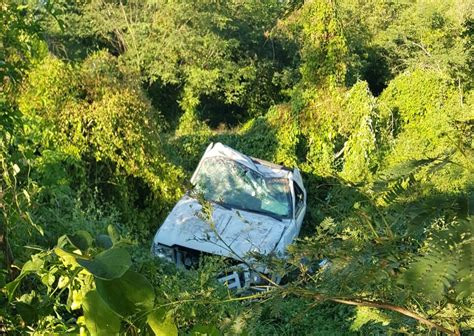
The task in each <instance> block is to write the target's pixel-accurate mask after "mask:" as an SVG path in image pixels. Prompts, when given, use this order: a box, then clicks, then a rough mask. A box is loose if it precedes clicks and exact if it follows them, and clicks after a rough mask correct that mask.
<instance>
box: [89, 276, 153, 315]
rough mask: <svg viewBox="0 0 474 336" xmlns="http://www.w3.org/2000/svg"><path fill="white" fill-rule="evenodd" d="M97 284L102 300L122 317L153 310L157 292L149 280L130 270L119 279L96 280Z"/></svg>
mask: <svg viewBox="0 0 474 336" xmlns="http://www.w3.org/2000/svg"><path fill="white" fill-rule="evenodd" d="M95 284H96V288H97V292H98V293H99V295H100V296H101V298H102V299H103V300H104V301H105V302H106V303H107V304H108V305H109V307H110V308H112V309H113V311H115V312H116V313H117V314H119V315H120V316H123V317H126V316H130V315H133V314H135V313H136V312H138V311H148V310H151V309H152V308H153V304H154V301H155V292H154V291H153V287H152V285H151V284H150V283H149V282H148V280H147V279H146V278H145V277H144V276H143V275H141V274H139V273H136V272H133V271H131V270H128V271H127V272H126V273H125V274H124V275H123V276H122V277H120V278H118V279H113V280H103V279H100V278H96V279H95Z"/></svg>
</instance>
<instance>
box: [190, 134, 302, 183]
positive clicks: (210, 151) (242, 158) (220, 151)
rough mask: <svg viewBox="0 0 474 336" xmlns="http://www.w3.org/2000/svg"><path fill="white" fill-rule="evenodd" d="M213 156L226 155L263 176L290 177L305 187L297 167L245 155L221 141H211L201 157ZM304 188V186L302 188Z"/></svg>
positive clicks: (193, 181)
mask: <svg viewBox="0 0 474 336" xmlns="http://www.w3.org/2000/svg"><path fill="white" fill-rule="evenodd" d="M211 157H224V158H228V159H230V160H233V161H236V162H238V163H240V164H242V165H244V166H246V167H248V168H249V169H252V170H254V171H256V172H258V173H260V174H261V175H262V176H264V177H267V178H288V179H290V180H293V181H295V182H296V183H297V184H298V185H299V186H300V187H301V188H302V187H303V180H302V178H301V175H300V173H299V171H298V170H297V169H295V170H292V169H290V168H287V167H285V166H282V165H278V164H275V163H271V162H268V161H265V160H261V159H256V158H253V157H250V156H247V155H244V154H242V153H240V152H238V151H236V150H235V149H232V148H230V147H229V146H226V145H223V144H222V143H220V142H217V143H211V144H210V145H209V146H208V147H207V149H206V152H205V154H204V156H203V157H202V159H201V162H200V165H201V163H202V162H203V161H204V160H205V159H207V158H211ZM198 171H199V167H198V169H196V171H195V172H194V174H193V176H192V178H191V183H193V184H194V183H195V180H196V174H197V172H198ZM302 189H303V188H302Z"/></svg>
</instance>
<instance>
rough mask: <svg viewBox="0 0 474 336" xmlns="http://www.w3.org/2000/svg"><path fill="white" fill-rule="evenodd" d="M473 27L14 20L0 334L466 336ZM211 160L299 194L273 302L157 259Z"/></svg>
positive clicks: (299, 20) (433, 13) (7, 23)
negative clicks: (293, 182) (162, 233)
mask: <svg viewBox="0 0 474 336" xmlns="http://www.w3.org/2000/svg"><path fill="white" fill-rule="evenodd" d="M473 7H474V4H473V3H472V1H458V0H447V1H435V0H416V1H401V0H400V1H399V0H396V1H382V2H380V1H357V0H339V1H332V0H307V1H292V0H287V1H281V0H264V1H261V0H260V1H257V0H246V1H241V0H229V1H210V0H199V1H187V0H170V1H165V0H154V1H138V0H131V1H108V0H107V1H105V0H77V1H72V2H71V1H31V0H0V23H1V24H0V81H1V82H0V85H1V90H0V164H1V166H0V172H1V174H2V176H1V180H0V209H1V211H2V216H1V217H0V288H1V291H0V303H1V304H0V333H2V334H3V333H5V334H27V333H31V334H52V333H57V334H78V333H80V334H83V335H87V334H92V335H112V334H132V335H135V334H140V335H141V334H151V335H152V334H156V335H162V334H169V335H176V334H178V333H179V334H183V335H188V334H190V335H221V334H248V335H275V334H277V335H280V334H281V335H306V334H315V335H321V334H323V335H340V334H433V335H434V334H440V333H441V334H443V333H445V334H453V335H459V334H468V333H469V332H472V330H473V329H474V317H473V316H474V310H473V308H472V307H473V305H474V296H473V284H474V279H473V276H474V261H473V260H474V258H473V255H474V236H473V233H474V232H473V231H474V224H473V217H472V213H471V211H472V210H471V209H472V206H473V197H472V191H473V185H474V184H473V181H474V174H473V169H474V167H473V162H474V160H473V159H474V155H473V125H474V119H473V118H474V114H473V111H474V91H473V90H472V86H473V82H472V80H473V78H474V76H473V68H472V67H473V44H472V41H473V17H472V13H474V8H473ZM213 141H214V142H215V141H220V142H223V143H225V144H227V145H229V146H231V147H234V148H236V149H238V150H241V151H242V152H244V153H246V154H249V155H252V156H255V157H260V158H262V159H266V160H269V161H273V162H277V163H280V164H284V165H287V166H297V167H299V169H300V170H301V171H302V173H303V178H304V182H305V186H306V188H307V192H308V210H307V215H306V219H305V223H304V226H303V229H302V232H301V235H300V239H299V240H298V241H296V242H295V243H294V244H292V245H291V247H290V249H289V251H288V252H289V257H288V259H287V260H279V259H275V258H267V260H264V261H265V262H266V263H267V264H268V265H269V267H271V268H273V269H275V270H277V271H278V273H279V274H283V275H285V277H284V281H283V283H282V285H276V284H275V285H274V286H273V288H272V289H271V290H270V291H268V292H264V293H260V294H248V293H247V294H248V295H245V294H238V293H235V292H230V291H229V290H227V288H226V287H224V286H223V285H221V284H219V283H218V282H217V281H216V275H217V274H218V273H219V272H220V270H221V269H222V268H223V267H226V261H225V260H221V259H219V258H203V260H201V261H200V267H198V268H197V269H193V270H188V271H183V270H181V269H178V268H176V267H175V266H174V265H169V264H167V263H166V262H164V261H161V260H157V259H155V258H153V257H152V256H151V255H150V252H149V246H150V244H151V239H152V236H153V234H154V232H155V231H156V229H157V228H158V226H159V225H160V223H161V222H162V221H163V219H164V218H165V217H166V215H167V213H168V212H169V211H170V210H171V208H172V206H173V204H174V203H175V202H176V201H177V200H178V199H179V197H181V195H182V194H183V193H184V191H185V190H186V189H188V182H187V181H188V180H189V177H190V174H191V173H192V171H193V169H194V168H195V166H196V164H197V162H198V160H199V158H200V156H201V155H202V153H203V151H204V150H205V148H206V146H207V145H208V144H209V143H210V142H213ZM323 258H327V259H328V260H330V264H329V265H328V266H327V267H324V268H321V269H318V267H316V266H315V265H317V264H318V263H319V262H320V261H321V260H322V259H323ZM117 297H120V300H117Z"/></svg>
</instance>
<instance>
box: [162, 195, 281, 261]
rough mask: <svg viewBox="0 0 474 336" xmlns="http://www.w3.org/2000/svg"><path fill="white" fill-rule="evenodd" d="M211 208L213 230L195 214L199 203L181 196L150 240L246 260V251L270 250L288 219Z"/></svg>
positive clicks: (259, 251)
mask: <svg viewBox="0 0 474 336" xmlns="http://www.w3.org/2000/svg"><path fill="white" fill-rule="evenodd" d="M213 208H214V209H213V212H212V213H213V215H212V217H213V222H214V223H215V229H212V228H211V224H209V223H207V222H206V221H204V220H203V219H202V216H199V215H198V214H199V213H200V212H201V209H202V207H201V205H200V204H199V202H198V201H196V200H195V199H194V198H191V197H189V196H184V197H183V198H182V199H181V200H180V201H179V202H178V203H177V204H176V205H175V207H174V208H173V210H172V212H171V213H170V214H169V216H168V217H167V218H166V220H165V222H164V223H163V225H162V226H161V227H160V228H159V230H158V232H157V233H156V235H155V239H154V243H158V244H163V245H167V246H173V245H179V246H183V247H187V248H190V249H193V250H197V251H203V252H207V253H211V254H216V255H222V256H226V257H231V258H234V259H238V260H239V259H241V258H243V259H246V258H245V256H246V255H247V253H248V252H257V253H261V254H268V253H270V252H272V251H274V250H275V248H276V246H277V245H278V242H279V241H280V240H281V238H282V236H283V233H284V232H285V229H286V227H287V226H288V225H289V222H290V220H281V221H280V220H277V219H274V218H271V217H269V216H265V215H260V214H256V213H251V212H247V211H242V210H237V209H231V210H229V209H226V208H223V207H221V206H219V205H213Z"/></svg>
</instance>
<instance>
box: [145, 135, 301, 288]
mask: <svg viewBox="0 0 474 336" xmlns="http://www.w3.org/2000/svg"><path fill="white" fill-rule="evenodd" d="M191 183H192V184H193V186H194V190H193V191H191V192H188V193H187V194H186V195H184V196H183V198H181V200H180V201H179V202H178V203H177V204H176V205H175V207H174V208H173V210H172V211H171V213H170V214H169V216H168V217H167V218H166V220H165V221H164V223H163V225H161V227H160V228H159V229H158V231H157V233H156V235H155V238H154V240H153V246H152V252H153V254H155V255H156V256H158V257H160V258H163V259H167V260H169V261H171V262H174V263H176V264H177V265H179V266H184V267H191V266H193V265H195V264H196V263H197V262H198V258H199V256H200V255H201V254H212V255H219V256H224V257H228V258H231V259H233V260H235V263H236V264H239V265H240V268H239V270H240V271H233V272H230V273H227V274H224V275H223V276H222V277H221V278H219V281H221V282H225V283H226V284H227V286H228V287H229V288H247V287H249V286H252V285H259V284H262V283H264V282H265V281H264V280H263V279H262V277H261V276H260V275H261V274H262V273H266V272H268V270H267V269H265V267H259V268H258V269H255V268H252V267H249V265H251V264H252V261H253V258H252V257H251V255H250V254H255V253H257V254H262V255H268V254H271V253H273V254H275V255H277V256H281V257H283V256H284V254H285V249H286V247H287V246H288V245H289V244H290V243H291V242H292V241H293V240H294V239H295V237H297V236H298V234H299V232H300V229H301V224H302V222H303V217H304V215H305V212H306V190H305V188H304V186H303V181H302V178H301V174H300V172H299V170H298V169H297V168H295V169H288V168H286V167H283V166H280V165H276V164H273V163H270V162H267V161H263V160H260V159H255V158H252V157H248V156H246V155H244V154H241V153H239V152H237V151H236V150H234V149H232V148H230V147H228V146H225V145H223V144H221V143H215V144H212V143H211V144H210V145H209V146H208V147H207V149H206V152H205V153H204V155H203V157H202V159H201V161H200V162H199V165H198V167H197V169H196V171H195V172H194V174H193V176H192V178H191ZM193 195H202V196H203V197H204V199H205V200H206V201H208V202H209V203H208V204H210V206H211V208H212V219H210V220H205V219H203V216H202V215H201V211H202V205H201V203H202V202H201V203H200V202H199V201H198V199H197V198H198V197H196V196H193ZM210 222H212V223H213V224H212V225H211V224H210Z"/></svg>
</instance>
